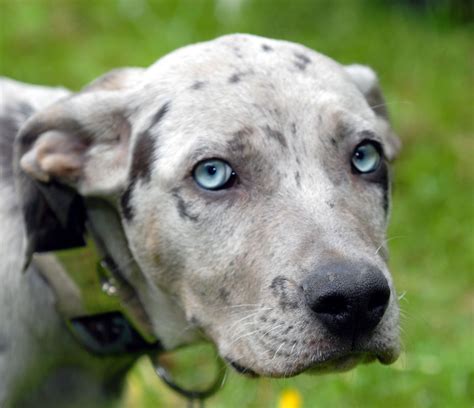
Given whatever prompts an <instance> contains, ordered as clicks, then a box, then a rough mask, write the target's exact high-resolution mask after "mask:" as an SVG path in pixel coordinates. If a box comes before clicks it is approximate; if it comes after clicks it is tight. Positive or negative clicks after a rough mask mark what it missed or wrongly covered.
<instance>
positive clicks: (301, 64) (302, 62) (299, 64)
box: [293, 52, 311, 71]
mask: <svg viewBox="0 0 474 408" xmlns="http://www.w3.org/2000/svg"><path fill="white" fill-rule="evenodd" d="M293 55H294V56H295V57H296V59H297V60H296V61H295V62H294V64H295V66H296V68H298V69H299V70H301V71H304V70H305V69H306V66H307V65H308V64H310V63H311V59H310V58H309V57H307V56H306V55H304V54H301V53H299V52H295V53H294V54H293Z"/></svg>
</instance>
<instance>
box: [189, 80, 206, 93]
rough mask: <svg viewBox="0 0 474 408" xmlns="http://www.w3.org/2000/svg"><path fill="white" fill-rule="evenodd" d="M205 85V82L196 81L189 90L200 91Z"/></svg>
mask: <svg viewBox="0 0 474 408" xmlns="http://www.w3.org/2000/svg"><path fill="white" fill-rule="evenodd" d="M205 85H206V82H205V81H196V82H194V84H192V85H191V89H194V90H196V91H197V90H198V89H202V88H203V87H204V86H205Z"/></svg>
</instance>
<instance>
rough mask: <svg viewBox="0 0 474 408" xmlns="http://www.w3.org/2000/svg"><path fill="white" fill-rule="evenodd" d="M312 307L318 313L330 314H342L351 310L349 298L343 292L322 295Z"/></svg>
mask: <svg viewBox="0 0 474 408" xmlns="http://www.w3.org/2000/svg"><path fill="white" fill-rule="evenodd" d="M312 309H313V310H314V311H315V312H316V313H325V314H330V315H341V314H344V313H347V312H348V311H349V307H348V302H347V299H346V297H345V296H343V295H341V294H333V295H326V296H322V297H320V298H319V299H318V300H317V301H316V303H315V304H314V305H313V307H312Z"/></svg>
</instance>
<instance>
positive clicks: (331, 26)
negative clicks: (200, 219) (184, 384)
mask: <svg viewBox="0 0 474 408" xmlns="http://www.w3.org/2000/svg"><path fill="white" fill-rule="evenodd" d="M230 3H231V2H225V1H220V2H218V4H219V5H218V6H216V5H215V4H214V2H212V1H201V0H195V1H165V0H160V1H153V2H151V1H149V2H146V1H141V0H128V1H127V0H121V1H112V0H105V1H87V0H83V1H79V0H76V1H67V0H63V1H59V0H57V1H40V0H17V1H13V0H12V1H6V0H0V28H1V30H2V31H1V36H0V72H1V73H2V74H4V75H8V76H12V77H14V78H17V79H20V80H23V81H28V82H34V83H43V84H50V85H53V84H64V85H66V86H69V87H72V88H73V89H78V88H79V87H81V86H82V85H84V84H85V83H87V82H89V81H90V80H92V79H93V78H94V77H96V76H98V75H100V74H102V73H103V72H105V71H107V70H109V69H111V68H113V67H116V66H124V65H142V66H145V65H149V64H150V63H152V62H153V61H154V60H155V59H156V58H158V57H159V56H161V55H163V54H165V53H166V52H168V51H171V50H173V49H175V48H176V47H179V46H181V45H184V44H187V43H190V42H196V41H201V40H206V39H210V38H212V37H215V36H217V35H220V34H224V33H228V32H236V31H239V32H251V33H255V34H260V35H265V36H271V37H276V38H284V39H288V40H292V41H297V42H302V43H304V44H306V45H308V46H310V47H312V48H315V49H317V50H319V51H321V52H323V53H325V54H328V55H330V56H331V57H333V58H335V59H337V60H339V61H341V62H343V63H351V62H361V63H365V64H368V65H371V66H372V67H374V68H375V69H376V70H377V71H378V73H379V74H380V79H381V82H382V85H383V88H384V90H385V94H386V97H387V101H388V104H389V108H390V111H391V114H392V118H393V122H394V126H395V129H396V130H397V132H398V133H399V134H400V136H401V139H402V141H403V144H404V148H403V151H402V155H401V157H400V159H399V160H398V162H397V163H396V165H395V186H394V197H393V213H392V221H391V227H390V230H389V234H388V236H389V237H390V238H392V239H391V241H390V248H391V267H392V270H393V274H394V276H395V280H396V283H397V287H398V290H399V292H400V293H405V296H404V298H403V300H402V301H401V306H402V310H403V316H404V317H403V320H402V326H403V342H404V350H405V351H404V353H403V355H402V357H401V358H400V360H399V361H398V362H397V363H396V364H395V365H393V366H390V367H383V366H380V365H370V366H364V367H360V368H357V369H356V370H354V371H352V372H350V373H347V374H343V375H331V376H325V377H310V376H306V375H303V376H300V377H297V378H294V379H289V380H279V381H275V380H267V379H261V380H257V381H253V380H247V379H244V378H241V377H238V376H237V375H234V374H231V375H230V376H229V378H228V381H227V384H226V386H225V387H224V389H223V390H222V392H220V393H219V394H218V395H217V396H216V397H214V398H212V399H211V400H210V401H209V403H208V406H209V407H211V408H217V407H259V408H260V407H276V406H277V401H278V398H279V395H280V392H281V390H283V389H285V388H288V387H291V388H295V389H297V390H299V392H300V393H301V394H302V397H303V406H304V407H380V406H383V407H387V408H388V407H415V406H416V407H472V406H473V405H474V395H473V390H474V315H473V309H474V255H473V254H474V234H473V226H474V213H473V208H474V206H473V204H474V200H473V199H474V187H473V178H474V165H473V155H474V149H473V147H474V143H473V132H474V130H473V128H474V126H473V125H474V123H473V118H474V101H473V96H472V91H473V90H474V78H473V75H474V64H473V59H472V56H473V55H474V47H473V44H474V42H473V34H474V30H473V26H472V23H471V25H469V24H467V23H460V22H456V21H452V20H451V19H450V18H449V15H448V14H449V13H447V12H446V10H443V9H442V8H441V9H437V10H431V11H429V12H427V13H421V12H415V11H413V10H412V9H409V8H405V7H403V6H393V5H392V6H388V4H389V3H393V2H389V1H372V2H369V1H368V0H360V1H350V0H335V1H329V0H323V1H311V2H310V1H296V0H293V1H291V2H290V1H279V0H274V1H270V0H268V1H265V0H260V1H251V0H248V1H245V2H243V6H242V8H241V9H240V11H239V10H238V9H235V10H232V9H231V8H229V7H226V6H225V4H230ZM140 4H142V5H143V7H144V9H143V12H140V10H141V6H140ZM119 5H120V6H119ZM183 364H184V365H185V367H187V370H188V371H193V370H195V367H196V366H197V365H199V364H200V363H199V362H198V363H194V357H189V356H188V357H185V358H184V362H183ZM203 364H204V363H203ZM126 406H129V407H150V408H151V407H157V406H178V407H179V406H184V403H183V402H182V401H181V400H179V399H178V398H177V397H176V396H175V395H174V394H173V393H172V392H170V391H169V390H167V389H166V388H165V387H164V386H163V385H162V384H160V382H159V380H158V379H156V378H155V376H154V374H153V373H152V372H151V369H150V368H149V366H148V364H147V362H146V361H143V362H141V363H140V364H139V365H138V366H137V367H136V369H135V370H134V371H133V372H132V373H131V374H130V377H129V382H128V387H127V395H126Z"/></svg>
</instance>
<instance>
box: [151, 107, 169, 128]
mask: <svg viewBox="0 0 474 408" xmlns="http://www.w3.org/2000/svg"><path fill="white" fill-rule="evenodd" d="M169 108H170V102H169V101H168V102H166V103H165V104H163V106H162V107H161V108H160V109H158V111H157V112H156V113H155V114H154V115H153V118H152V119H151V126H150V128H152V127H155V126H156V125H158V123H160V122H161V120H162V119H163V118H164V116H165V115H166V113H167V112H168V110H169Z"/></svg>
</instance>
